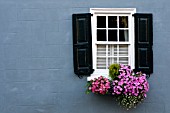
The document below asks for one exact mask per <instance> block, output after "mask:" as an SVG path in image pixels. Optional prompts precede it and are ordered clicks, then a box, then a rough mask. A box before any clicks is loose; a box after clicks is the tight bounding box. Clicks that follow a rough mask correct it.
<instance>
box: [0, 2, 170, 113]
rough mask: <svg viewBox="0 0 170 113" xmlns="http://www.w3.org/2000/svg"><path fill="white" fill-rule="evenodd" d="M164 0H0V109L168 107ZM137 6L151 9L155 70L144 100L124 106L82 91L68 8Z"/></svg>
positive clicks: (100, 111) (162, 110) (105, 111)
mask: <svg viewBox="0 0 170 113" xmlns="http://www.w3.org/2000/svg"><path fill="white" fill-rule="evenodd" d="M169 4H170V1H169V0H161V1H160V0H0V113H169V112H170V87H169V86H170V82H169V81H170V69H169V65H170V57H169V55H170V44H169V43H170V22H169V19H170V7H169ZM89 8H137V12H147V13H153V18H154V20H153V28H154V29H153V31H154V46H153V50H154V74H152V75H151V77H150V79H149V82H150V92H149V93H148V98H147V99H146V100H145V101H144V103H142V104H140V105H139V106H138V107H137V108H136V109H133V110H130V111H126V110H123V109H122V108H120V107H119V106H118V105H117V102H115V101H114V99H112V98H111V97H107V96H98V95H93V94H90V95H86V94H85V84H86V78H83V79H79V78H78V77H76V76H75V75H74V73H73V54H72V19H71V15H72V14H73V13H83V12H89Z"/></svg>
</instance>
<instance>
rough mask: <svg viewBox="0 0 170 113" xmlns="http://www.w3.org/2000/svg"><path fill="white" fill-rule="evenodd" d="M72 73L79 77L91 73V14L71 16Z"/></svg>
mask: <svg viewBox="0 0 170 113" xmlns="http://www.w3.org/2000/svg"><path fill="white" fill-rule="evenodd" d="M72 17H73V18H72V19H73V57H74V58H73V59H74V73H75V74H76V75H78V76H79V77H82V76H84V75H86V76H88V75H90V74H92V73H93V68H92V36H91V14H90V13H86V14H73V15H72Z"/></svg>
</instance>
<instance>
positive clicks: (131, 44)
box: [87, 8, 136, 81]
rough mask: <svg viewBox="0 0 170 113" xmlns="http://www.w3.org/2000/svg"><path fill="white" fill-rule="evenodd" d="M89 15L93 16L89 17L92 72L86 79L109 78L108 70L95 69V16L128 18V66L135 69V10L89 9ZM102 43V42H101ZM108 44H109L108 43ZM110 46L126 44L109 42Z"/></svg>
mask: <svg viewBox="0 0 170 113" xmlns="http://www.w3.org/2000/svg"><path fill="white" fill-rule="evenodd" d="M90 13H91V14H93V16H92V17H91V26H92V55H93V56H92V57H93V69H94V72H93V74H91V76H90V77H87V80H88V81H89V80H91V79H94V78H97V77H99V76H101V75H102V76H105V77H107V78H109V76H108V75H109V69H97V67H96V62H97V61H96V58H97V57H96V53H97V47H96V45H97V43H96V42H97V40H96V37H97V36H96V31H97V30H96V23H97V21H96V16H97V15H116V16H119V15H120V16H124V15H125V16H127V15H128V16H129V20H128V22H129V23H128V24H129V46H128V47H129V48H128V50H129V51H128V54H129V64H128V65H130V66H131V68H132V69H134V67H135V52H134V51H135V46H134V43H135V40H134V17H133V16H132V15H133V14H134V13H136V8H90ZM101 43H102V42H101ZM108 43H109V42H108ZM111 44H127V42H126V43H125V42H115V43H114V42H111Z"/></svg>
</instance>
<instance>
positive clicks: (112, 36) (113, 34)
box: [108, 30, 117, 41]
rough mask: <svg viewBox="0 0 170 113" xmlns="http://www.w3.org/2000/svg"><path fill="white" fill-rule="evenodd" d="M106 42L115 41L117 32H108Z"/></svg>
mask: <svg viewBox="0 0 170 113" xmlns="http://www.w3.org/2000/svg"><path fill="white" fill-rule="evenodd" d="M108 41H117V30H108Z"/></svg>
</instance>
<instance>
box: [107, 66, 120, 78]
mask: <svg viewBox="0 0 170 113" xmlns="http://www.w3.org/2000/svg"><path fill="white" fill-rule="evenodd" d="M119 69H120V65H119V64H112V65H110V67H109V77H111V79H112V80H114V79H115V78H116V77H117V76H118V75H119Z"/></svg>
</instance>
